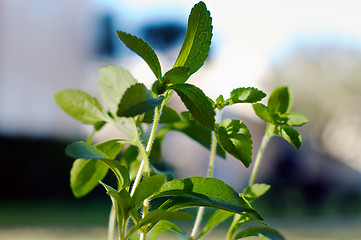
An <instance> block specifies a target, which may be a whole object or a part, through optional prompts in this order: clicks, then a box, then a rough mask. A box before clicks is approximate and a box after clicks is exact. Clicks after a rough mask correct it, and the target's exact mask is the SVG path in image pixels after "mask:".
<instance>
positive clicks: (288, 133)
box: [280, 127, 302, 149]
mask: <svg viewBox="0 0 361 240" xmlns="http://www.w3.org/2000/svg"><path fill="white" fill-rule="evenodd" d="M280 135H281V136H282V137H283V138H284V139H285V140H287V141H288V142H289V143H291V145H292V146H294V147H295V148H297V149H300V148H301V144H302V138H301V135H300V134H299V133H298V132H297V130H295V129H293V128H291V127H282V128H281V133H280Z"/></svg>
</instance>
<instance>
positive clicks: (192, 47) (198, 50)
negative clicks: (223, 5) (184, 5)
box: [174, 2, 212, 75]
mask: <svg viewBox="0 0 361 240" xmlns="http://www.w3.org/2000/svg"><path fill="white" fill-rule="evenodd" d="M211 39H212V18H211V16H210V13H209V11H207V7H206V5H205V4H204V3H203V2H199V3H198V4H196V5H195V6H194V7H193V9H192V10H191V13H190V15H189V18H188V27H187V33H186V36H185V39H184V42H183V45H182V48H181V50H180V52H179V55H178V58H177V60H176V62H175V64H174V67H189V68H190V74H189V75H192V74H193V73H195V72H196V71H197V70H198V69H199V68H200V67H201V66H202V65H203V63H204V61H205V60H206V58H207V57H208V52H209V49H210V45H211Z"/></svg>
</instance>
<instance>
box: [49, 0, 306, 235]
mask: <svg viewBox="0 0 361 240" xmlns="http://www.w3.org/2000/svg"><path fill="white" fill-rule="evenodd" d="M116 33H117V35H118V37H119V39H120V40H121V41H122V42H123V43H124V44H125V45H126V46H127V47H128V48H129V49H130V50H132V51H133V52H135V53H136V54H138V55H139V56H140V57H141V58H143V60H144V61H145V62H146V63H147V64H148V66H149V67H150V69H151V70H152V72H153V73H154V75H155V77H156V80H155V82H154V84H153V86H152V88H151V89H147V87H146V86H145V85H144V84H143V83H140V82H138V81H136V80H135V79H134V78H133V76H132V75H131V74H130V73H129V72H128V71H127V70H125V69H123V68H121V67H117V66H106V67H102V68H100V69H99V90H100V96H101V100H102V103H100V101H99V100H98V99H96V98H94V97H92V96H90V95H89V94H87V93H86V92H83V91H81V90H73V89H66V90H62V91H59V92H58V93H56V94H55V95H54V98H55V101H56V102H57V104H58V105H59V106H60V107H61V108H62V109H63V110H64V111H65V112H66V113H68V114H69V115H70V116H72V117H73V118H75V119H77V120H79V121H81V122H82V123H84V124H89V125H92V126H93V132H92V134H91V135H90V136H89V138H88V139H87V140H86V141H77V142H73V143H71V144H70V145H69V146H67V148H66V154H67V155H68V156H70V157H72V158H74V159H75V161H74V163H73V167H72V169H71V172H70V186H71V189H72V192H73V194H74V195H75V196H76V197H78V198H80V197H83V196H85V195H87V194H88V193H89V192H91V191H92V190H93V189H94V188H95V187H96V186H97V185H98V184H101V185H102V186H103V187H104V188H105V190H106V193H107V194H108V195H109V197H110V199H111V202H112V209H111V213H110V218H109V229H108V240H110V239H112V240H113V239H114V238H115V236H116V235H117V236H118V237H117V238H119V239H121V240H125V239H142V240H145V239H157V238H158V237H159V236H160V235H161V234H162V233H163V232H165V231H169V232H172V233H174V234H175V235H177V236H178V237H179V238H180V239H188V240H191V239H201V238H203V237H204V236H205V235H206V234H207V233H209V232H210V231H211V230H212V229H213V228H214V227H215V226H217V225H218V224H219V223H221V222H223V221H224V220H226V219H228V218H230V217H233V221H232V223H231V225H230V227H229V230H228V232H227V235H226V239H228V240H231V239H240V238H245V237H249V236H258V237H261V238H265V239H272V240H276V239H277V240H278V239H284V237H283V236H282V235H281V234H280V233H279V232H278V231H277V230H275V229H273V228H270V227H269V226H268V225H267V224H266V223H265V222H264V220H263V218H262V216H261V215H260V214H259V213H258V212H257V211H256V210H255V209H254V208H253V207H252V205H251V204H252V202H253V201H254V200H256V199H257V198H259V197H261V196H262V195H263V194H265V193H266V192H267V191H268V189H269V188H270V186H269V185H267V184H256V183H255V179H256V175H257V170H258V168H259V164H260V160H261V158H262V155H263V152H264V149H265V146H266V144H267V142H268V141H269V139H270V138H271V137H272V136H274V135H279V136H281V137H283V138H284V139H286V140H287V141H288V142H290V143H291V144H292V145H293V146H294V147H296V148H300V147H301V142H302V140H301V136H300V135H299V133H298V132H297V130H295V129H294V128H293V127H294V126H301V125H303V124H305V123H306V122H307V119H306V118H305V117H304V116H303V115H301V114H299V113H294V112H290V109H291V106H292V101H291V100H292V97H291V93H290V91H289V89H288V88H287V87H279V88H277V89H275V90H274V91H273V92H272V93H271V95H270V96H269V98H268V104H267V106H266V105H264V104H262V103H260V101H261V100H262V99H263V98H264V97H265V96H266V94H265V93H264V92H262V91H261V90H259V89H257V88H253V87H248V88H237V89H234V90H233V91H232V92H231V93H230V96H229V98H228V99H225V98H224V97H223V96H222V95H220V96H219V97H218V98H217V99H216V100H215V101H213V100H211V99H210V98H208V97H207V96H206V95H205V94H204V93H203V91H202V90H201V89H199V88H198V87H196V86H195V85H192V84H188V83H186V82H187V80H188V79H189V78H190V77H191V76H192V74H193V73H195V72H196V71H198V70H199V69H200V68H201V67H202V65H203V64H204V62H205V60H206V58H207V56H208V52H209V49H210V45H211V38H212V18H211V17H210V13H209V11H208V10H207V8H206V5H205V4H204V3H203V2H199V3H198V4H196V5H195V6H194V7H193V9H192V10H191V13H190V15H189V19H188V28H187V32H186V36H185V39H184V42H183V45H182V48H181V50H180V52H179V55H178V57H177V59H176V61H175V64H174V65H173V67H172V69H170V70H168V71H167V72H165V73H164V74H163V73H162V69H161V66H160V63H159V60H158V57H157V55H156V53H155V52H154V50H153V49H152V48H151V47H150V46H149V45H148V44H147V43H146V42H145V41H144V40H143V39H141V38H138V37H136V36H133V35H131V34H128V33H125V32H122V31H117V32H116ZM174 93H175V94H177V95H178V96H179V97H180V99H181V101H182V102H183V103H184V105H185V106H186V108H187V110H188V111H186V112H182V113H181V114H178V113H177V112H176V111H175V110H173V109H172V108H170V107H168V106H167V103H168V101H169V99H170V97H171V95H172V94H174ZM233 104H252V106H253V109H254V111H255V113H256V115H257V116H259V117H260V118H261V119H263V120H264V121H265V122H266V123H267V127H266V131H265V135H264V137H263V140H262V143H261V146H260V148H259V152H258V154H257V156H256V160H255V164H254V166H253V171H252V174H251V178H250V181H249V185H248V187H247V188H246V189H244V191H243V192H241V193H238V192H236V191H235V190H234V189H233V188H232V187H231V186H229V185H227V184H226V183H224V182H223V181H221V180H219V179H216V178H212V177H211V174H212V171H213V162H214V158H215V155H219V156H221V157H223V158H225V156H226V153H227V154H229V155H231V156H233V157H234V158H235V159H237V160H239V161H240V162H241V163H242V164H243V165H244V166H245V167H247V168H248V167H249V166H250V165H251V163H252V138H251V134H250V132H249V130H248V128H247V126H246V125H245V124H244V123H243V122H242V121H241V120H238V119H224V120H223V121H221V114H222V111H223V109H224V108H226V107H227V106H230V105H233ZM109 124H110V125H113V126H115V127H117V128H119V129H120V130H121V131H123V132H124V133H125V135H126V136H127V137H125V138H122V139H110V140H108V141H105V142H102V143H97V144H93V142H92V139H93V136H94V135H95V134H96V133H97V132H99V131H100V130H101V129H102V128H103V127H104V126H105V125H109ZM169 131H179V132H182V133H184V134H185V135H187V136H188V137H190V138H191V139H193V140H195V141H197V142H199V143H200V144H201V145H203V146H204V147H206V148H208V149H209V150H210V160H209V169H208V175H207V177H199V176H196V177H190V178H186V179H173V178H172V176H171V175H170V174H165V173H163V172H161V171H159V170H158V169H156V168H155V167H154V163H156V161H157V160H158V159H159V158H160V157H161V147H162V142H163V140H164V137H165V135H166V134H167V133H168V132H169ZM109 169H110V170H111V171H112V172H113V174H114V175H115V176H116V179H117V185H116V186H109V185H107V184H106V183H104V182H103V179H104V177H105V175H106V174H107V173H108V171H109ZM151 206H152V207H151ZM190 207H197V208H199V210H198V213H197V216H196V218H195V222H194V227H193V229H192V232H191V233H190V235H188V234H187V233H186V232H185V231H183V230H182V229H181V228H180V227H178V226H177V225H176V224H175V223H173V222H171V220H178V219H183V220H184V219H191V218H192V217H193V216H192V215H190V214H188V213H185V212H184V211H182V209H185V208H190ZM205 207H208V208H214V209H216V211H215V212H214V214H213V215H212V216H211V217H210V218H209V219H206V222H205V224H204V226H203V228H202V229H201V228H200V226H201V225H202V224H201V221H202V216H203V212H204V208H205ZM249 222H253V223H255V225H251V226H249V224H248V225H247V226H248V227H244V223H249Z"/></svg>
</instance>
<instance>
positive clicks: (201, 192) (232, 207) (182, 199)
mask: <svg viewBox="0 0 361 240" xmlns="http://www.w3.org/2000/svg"><path fill="white" fill-rule="evenodd" d="M158 197H172V198H170V199H169V200H168V201H167V202H166V204H167V206H166V208H167V209H168V208H170V207H174V206H175V209H178V208H179V209H180V208H185V207H187V205H188V207H189V206H208V207H213V208H218V209H223V210H227V211H231V212H235V213H243V212H247V213H252V214H254V215H255V217H256V218H257V219H262V217H261V216H259V215H258V213H257V212H256V211H255V210H254V209H253V208H252V207H251V206H250V205H249V203H248V202H247V201H246V200H245V199H243V198H241V197H240V196H239V195H238V193H237V192H236V191H235V190H234V189H233V188H232V187H230V186H229V185H227V184H225V183H224V182H222V181H221V180H219V179H216V178H203V177H191V178H186V179H184V180H182V179H175V180H172V181H169V182H166V183H165V184H163V186H162V187H161V189H160V190H159V192H158V193H156V194H154V195H153V197H152V198H158ZM173 198H174V200H172V199H173ZM177 205H179V206H181V207H179V206H177Z"/></svg>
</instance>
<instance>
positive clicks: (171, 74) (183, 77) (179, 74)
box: [163, 67, 190, 84]
mask: <svg viewBox="0 0 361 240" xmlns="http://www.w3.org/2000/svg"><path fill="white" fill-rule="evenodd" d="M189 72H190V68H188V67H175V68H173V69H171V70H169V71H168V72H166V73H165V74H164V76H163V82H164V83H167V84H177V83H185V82H186V81H187V80H188V78H189V76H190V74H189Z"/></svg>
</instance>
